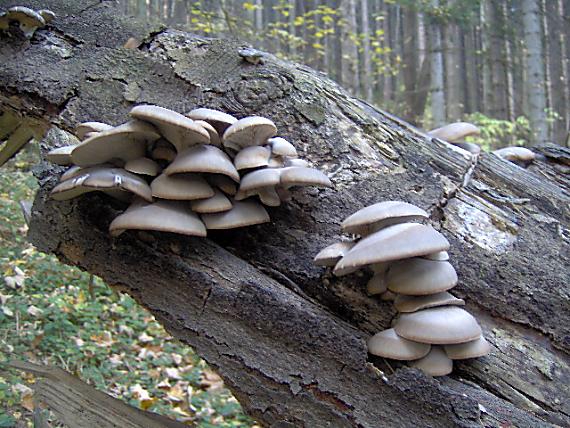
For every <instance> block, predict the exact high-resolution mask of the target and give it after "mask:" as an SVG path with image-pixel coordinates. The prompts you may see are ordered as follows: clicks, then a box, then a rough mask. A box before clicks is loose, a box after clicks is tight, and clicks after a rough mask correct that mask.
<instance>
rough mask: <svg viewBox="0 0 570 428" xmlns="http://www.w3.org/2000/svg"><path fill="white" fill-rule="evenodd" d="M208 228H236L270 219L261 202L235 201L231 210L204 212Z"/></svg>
mask: <svg viewBox="0 0 570 428" xmlns="http://www.w3.org/2000/svg"><path fill="white" fill-rule="evenodd" d="M202 220H203V221H204V223H205V224H206V227H207V228H208V229H234V228H237V227H244V226H251V225H254V224H260V223H267V222H269V221H270V219H269V214H267V211H266V210H265V208H263V206H262V205H261V204H258V203H257V202H254V201H241V202H240V201H235V202H234V206H233V208H232V209H231V210H229V211H225V212H222V213H215V214H202Z"/></svg>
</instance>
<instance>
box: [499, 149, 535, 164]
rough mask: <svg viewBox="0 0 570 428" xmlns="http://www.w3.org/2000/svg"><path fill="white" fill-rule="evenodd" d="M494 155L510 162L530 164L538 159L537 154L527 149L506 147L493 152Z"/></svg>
mask: <svg viewBox="0 0 570 428" xmlns="http://www.w3.org/2000/svg"><path fill="white" fill-rule="evenodd" d="M493 154H494V155H496V156H498V157H500V158H501V159H505V160H508V161H510V162H521V163H523V164H526V163H530V162H532V161H533V160H534V159H535V158H536V154H535V153H534V152H533V151H532V150H529V149H527V148H525V147H504V148H502V149H499V150H495V151H494V152H493Z"/></svg>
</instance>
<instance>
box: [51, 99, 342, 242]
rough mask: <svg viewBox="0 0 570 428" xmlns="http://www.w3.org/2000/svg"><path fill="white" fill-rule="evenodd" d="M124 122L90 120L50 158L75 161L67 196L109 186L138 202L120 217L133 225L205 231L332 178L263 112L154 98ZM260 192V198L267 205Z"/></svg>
mask: <svg viewBox="0 0 570 428" xmlns="http://www.w3.org/2000/svg"><path fill="white" fill-rule="evenodd" d="M130 116H131V118H132V120H131V121H129V122H127V123H124V124H122V125H119V126H111V125H108V124H105V123H101V122H86V123H82V124H81V125H79V126H78V127H77V128H76V135H77V137H78V138H79V139H80V140H83V141H82V142H81V143H79V144H77V145H72V146H63V147H59V148H57V149H53V150H51V151H50V152H49V153H48V155H47V158H48V160H50V161H51V162H54V163H57V164H59V165H67V166H70V168H69V169H68V170H67V171H66V172H65V173H63V175H62V176H61V178H60V182H59V184H58V185H57V186H55V187H54V189H53V190H52V193H51V197H52V198H53V199H56V200H67V199H71V198H74V197H77V196H79V195H81V194H83V193H87V192H91V191H103V192H105V193H108V194H110V195H111V196H113V197H116V198H119V199H121V200H125V201H127V202H130V205H129V207H128V208H127V210H126V211H125V212H124V213H122V214H120V215H119V216H118V217H117V218H115V219H114V220H113V222H112V223H111V225H110V227H109V230H110V232H111V234H112V235H114V236H116V235H119V234H120V233H122V232H123V231H125V230H127V229H139V230H157V231H167V232H174V233H180V234H185V235H194V236H202V237H203V236H206V231H207V229H232V228H237V227H243V226H250V225H254V224H259V223H265V222H268V221H269V220H270V219H269V214H268V213H267V211H266V210H265V208H264V206H263V205H262V204H264V205H268V206H272V207H276V206H279V205H280V204H281V202H282V201H285V200H287V198H288V197H289V188H291V187H294V186H318V187H323V186H330V185H331V182H330V180H329V179H328V177H327V176H326V175H325V174H324V173H322V172H321V171H319V170H317V169H315V168H311V167H309V165H308V162H306V161H304V160H302V159H299V158H298V156H297V151H296V149H295V147H294V146H293V145H292V144H291V143H290V142H288V141H287V140H285V139H284V138H282V137H276V136H275V135H276V134H277V128H276V126H275V124H274V123H273V122H272V121H271V120H269V119H267V118H264V117H259V116H250V117H246V118H243V119H240V120H238V119H237V118H235V117H233V116H231V115H229V114H226V113H223V112H221V111H217V110H212V109H207V108H197V109H194V110H192V111H190V112H189V113H187V114H186V115H182V114H180V113H177V112H175V111H172V110H169V109H166V108H163V107H159V106H154V105H139V106H136V107H134V108H133V109H132V110H131V112H130ZM257 198H259V200H260V201H261V203H259V202H258V201H257Z"/></svg>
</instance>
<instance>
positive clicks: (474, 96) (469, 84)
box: [462, 26, 480, 113]
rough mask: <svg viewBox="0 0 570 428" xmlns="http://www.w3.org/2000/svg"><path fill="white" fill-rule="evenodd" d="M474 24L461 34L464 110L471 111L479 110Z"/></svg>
mask: <svg viewBox="0 0 570 428" xmlns="http://www.w3.org/2000/svg"><path fill="white" fill-rule="evenodd" d="M475 31H476V30H475V26H473V27H470V28H468V29H467V30H466V31H464V32H463V34H462V39H463V56H464V61H465V78H464V79H463V85H464V92H465V102H464V104H465V110H466V112H467V113H473V112H476V111H478V110H479V91H478V88H479V85H478V82H479V72H478V68H477V58H478V56H479V55H480V54H478V53H477V52H478V50H477V44H476V37H475Z"/></svg>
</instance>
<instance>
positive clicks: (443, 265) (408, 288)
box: [386, 257, 457, 296]
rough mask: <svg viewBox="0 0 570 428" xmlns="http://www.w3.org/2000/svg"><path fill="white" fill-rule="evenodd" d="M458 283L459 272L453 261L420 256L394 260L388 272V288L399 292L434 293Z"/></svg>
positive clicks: (410, 293)
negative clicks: (428, 258) (440, 260)
mask: <svg viewBox="0 0 570 428" xmlns="http://www.w3.org/2000/svg"><path fill="white" fill-rule="evenodd" d="M456 284H457V273H456V272H455V269H454V268H453V266H452V265H451V263H449V262H439V261H434V260H427V259H424V258H420V257H416V258H411V259H406V260H401V261H398V262H394V263H393V264H392V266H390V269H389V270H388V273H387V274H386V285H387V286H388V289H389V290H390V291H393V292H394V293H398V294H405V295H412V296H422V295H426V294H434V293H439V292H440V291H445V290H449V289H450V288H453V287H454V286H455V285H456Z"/></svg>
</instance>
